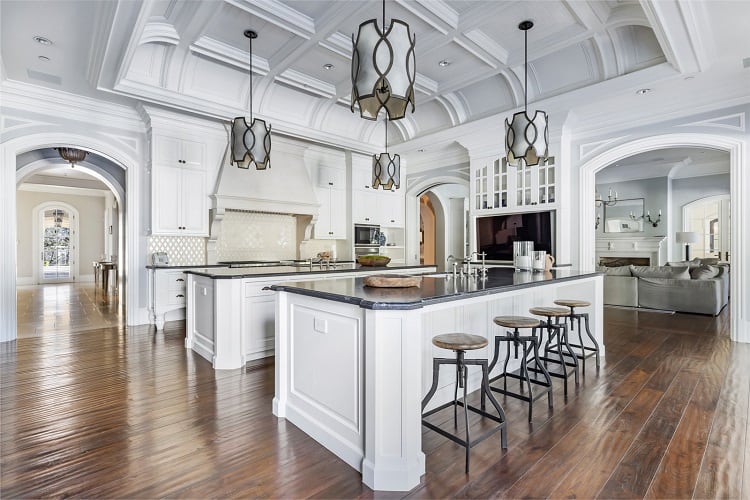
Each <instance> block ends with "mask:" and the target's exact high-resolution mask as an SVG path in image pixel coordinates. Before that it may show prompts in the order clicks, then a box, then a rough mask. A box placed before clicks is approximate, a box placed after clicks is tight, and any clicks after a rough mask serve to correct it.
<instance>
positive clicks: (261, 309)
mask: <svg viewBox="0 0 750 500" xmlns="http://www.w3.org/2000/svg"><path fill="white" fill-rule="evenodd" d="M275 314H276V297H275V295H270V296H268V295H259V296H254V297H249V298H246V299H245V321H244V324H243V328H242V340H243V343H244V346H243V350H244V353H243V354H244V355H245V361H250V360H253V359H260V358H263V357H266V356H270V355H271V354H272V353H273V348H274V335H275Z"/></svg>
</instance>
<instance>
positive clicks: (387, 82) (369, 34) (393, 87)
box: [351, 19, 416, 120]
mask: <svg viewBox="0 0 750 500" xmlns="http://www.w3.org/2000/svg"><path fill="white" fill-rule="evenodd" d="M415 42H416V37H412V36H410V32H409V25H408V24H406V23H405V22H403V21H400V20H398V19H392V20H391V26H390V28H389V29H388V31H386V32H385V33H383V32H381V31H380V29H379V28H378V23H377V21H376V20H375V19H370V20H369V21H365V22H364V23H362V24H360V25H359V32H358V33H357V38H356V39H355V38H354V37H353V36H352V43H353V44H354V50H353V53H352V103H351V109H352V111H354V104H355V103H357V104H359V113H360V115H361V116H362V118H367V119H369V120H375V119H376V118H377V116H378V113H379V112H380V109H381V108H383V107H384V108H385V110H386V112H387V113H388V118H389V119H390V120H398V119H400V118H403V117H404V115H405V114H406V108H407V106H408V104H409V103H411V110H412V112H414V80H415V77H416V58H415V54H414V44H415ZM383 88H385V91H382V90H381V89H383Z"/></svg>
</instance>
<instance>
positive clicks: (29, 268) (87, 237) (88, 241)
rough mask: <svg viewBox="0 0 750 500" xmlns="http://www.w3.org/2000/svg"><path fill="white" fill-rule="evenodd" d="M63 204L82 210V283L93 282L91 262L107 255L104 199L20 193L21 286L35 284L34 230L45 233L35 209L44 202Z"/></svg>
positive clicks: (80, 225)
mask: <svg viewBox="0 0 750 500" xmlns="http://www.w3.org/2000/svg"><path fill="white" fill-rule="evenodd" d="M53 201H59V202H63V203H67V204H68V205H71V206H72V207H74V208H75V209H76V210H78V217H79V219H78V273H79V281H93V268H92V267H91V262H92V261H94V260H100V259H101V257H102V255H103V254H104V233H103V231H102V228H103V223H104V203H105V202H104V197H103V196H100V195H94V196H81V195H75V194H60V193H44V192H36V191H24V190H19V191H18V193H17V195H16V225H17V227H18V230H17V232H16V240H17V245H18V246H17V255H18V261H17V267H16V269H17V279H18V282H19V283H28V284H32V283H33V282H32V281H31V280H32V276H34V274H35V273H34V266H37V265H38V264H39V262H38V259H37V257H38V255H35V254H34V253H33V252H32V250H33V249H34V238H39V235H38V234H33V233H34V228H37V229H38V230H41V228H40V227H39V224H38V221H35V220H34V215H33V212H34V208H35V207H36V206H38V205H40V204H42V203H44V202H53Z"/></svg>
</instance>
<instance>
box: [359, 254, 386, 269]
mask: <svg viewBox="0 0 750 500" xmlns="http://www.w3.org/2000/svg"><path fill="white" fill-rule="evenodd" d="M390 261H391V258H390V257H386V256H385V255H369V256H365V255H363V256H360V257H357V262H359V264H360V265H362V266H372V267H383V266H387V265H388V263H389V262H390Z"/></svg>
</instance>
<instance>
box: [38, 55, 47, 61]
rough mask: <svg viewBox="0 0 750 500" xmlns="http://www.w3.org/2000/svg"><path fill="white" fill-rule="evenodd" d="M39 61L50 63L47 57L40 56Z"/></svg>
mask: <svg viewBox="0 0 750 500" xmlns="http://www.w3.org/2000/svg"><path fill="white" fill-rule="evenodd" d="M39 60H40V61H45V62H47V61H49V57H47V56H39Z"/></svg>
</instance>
